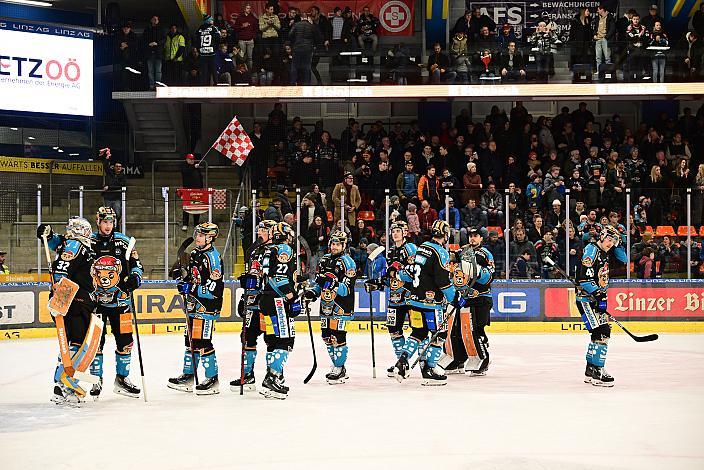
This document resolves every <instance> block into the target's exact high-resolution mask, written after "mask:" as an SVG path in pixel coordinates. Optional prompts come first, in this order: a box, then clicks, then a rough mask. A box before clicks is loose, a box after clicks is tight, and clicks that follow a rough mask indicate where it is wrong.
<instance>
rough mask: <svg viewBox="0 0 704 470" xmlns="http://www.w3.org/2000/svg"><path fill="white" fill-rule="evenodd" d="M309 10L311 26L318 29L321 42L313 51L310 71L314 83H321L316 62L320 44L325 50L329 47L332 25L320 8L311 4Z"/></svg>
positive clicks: (318, 57)
mask: <svg viewBox="0 0 704 470" xmlns="http://www.w3.org/2000/svg"><path fill="white" fill-rule="evenodd" d="M310 11H311V15H312V16H311V18H312V21H313V26H315V27H316V28H317V29H318V36H319V38H320V42H321V43H322V44H320V45H319V47H318V48H317V49H316V51H315V52H314V53H313V58H312V60H311V71H312V72H313V75H314V76H315V80H316V83H317V84H318V85H322V84H323V80H322V78H320V72H318V63H320V50H321V48H320V46H322V47H324V48H325V52H327V51H328V50H329V49H330V40H331V39H332V26H331V25H330V21H329V20H328V18H327V16H325V15H321V14H320V8H318V7H317V6H315V5H313V6H312V7H311V8H310Z"/></svg>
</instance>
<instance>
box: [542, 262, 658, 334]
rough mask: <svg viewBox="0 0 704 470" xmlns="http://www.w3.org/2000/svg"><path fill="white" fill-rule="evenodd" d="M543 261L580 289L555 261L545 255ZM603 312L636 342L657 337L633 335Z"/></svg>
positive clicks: (590, 296) (607, 313) (612, 317)
mask: <svg viewBox="0 0 704 470" xmlns="http://www.w3.org/2000/svg"><path fill="white" fill-rule="evenodd" d="M543 261H545V262H546V263H548V264H549V265H550V266H552V267H553V268H555V271H557V272H558V273H559V274H560V276H562V277H563V278H564V279H565V280H567V281H569V282H570V283H571V284H572V285H573V286H574V287H575V289H581V287H580V286H579V284H577V282H576V281H574V280H573V279H572V278H571V277H570V276H569V275H568V274H567V273H566V272H565V271H564V270H563V269H562V268H561V267H559V266H558V265H557V263H555V261H553V260H552V259H551V258H550V257H548V256H546V257H545V258H543ZM585 294H586V296H587V297H589V298H592V299H593V298H594V297H593V296H592V295H591V294H587V293H586V292H585ZM604 313H605V314H606V316H608V317H609V320H611V321H613V322H614V323H616V324H617V325H618V326H619V327H620V328H621V329H622V330H623V332H624V333H626V334H627V335H628V336H630V337H631V338H633V340H634V341H635V342H636V343H647V342H649V341H655V340H656V339H658V335H657V333H652V334H649V335H645V336H638V335H635V334H633V333H631V332H630V331H628V329H627V328H626V327H625V326H624V325H623V323H621V322H620V321H618V320H617V319H616V317H614V316H613V315H612V314H610V313H609V312H604Z"/></svg>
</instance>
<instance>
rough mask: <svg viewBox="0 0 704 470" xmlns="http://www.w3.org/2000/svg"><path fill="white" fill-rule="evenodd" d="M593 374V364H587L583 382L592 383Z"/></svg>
mask: <svg viewBox="0 0 704 470" xmlns="http://www.w3.org/2000/svg"><path fill="white" fill-rule="evenodd" d="M593 375H594V366H593V365H591V364H587V368H586V369H584V383H585V384H590V383H592V376H593Z"/></svg>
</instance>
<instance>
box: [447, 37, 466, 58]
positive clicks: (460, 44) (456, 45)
mask: <svg viewBox="0 0 704 470" xmlns="http://www.w3.org/2000/svg"><path fill="white" fill-rule="evenodd" d="M450 55H451V56H453V57H457V56H466V55H467V35H466V33H465V32H464V31H455V34H454V35H453V36H452V43H451V44H450Z"/></svg>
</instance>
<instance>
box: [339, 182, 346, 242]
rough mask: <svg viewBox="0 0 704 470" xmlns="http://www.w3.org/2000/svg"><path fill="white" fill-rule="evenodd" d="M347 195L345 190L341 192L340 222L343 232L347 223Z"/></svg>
mask: <svg viewBox="0 0 704 470" xmlns="http://www.w3.org/2000/svg"><path fill="white" fill-rule="evenodd" d="M345 193H346V191H345V190H344V189H341V190H340V220H341V221H342V223H341V225H340V230H342V231H343V232H344V231H345V222H347V221H346V220H345V219H346V218H347V214H346V213H345Z"/></svg>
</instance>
